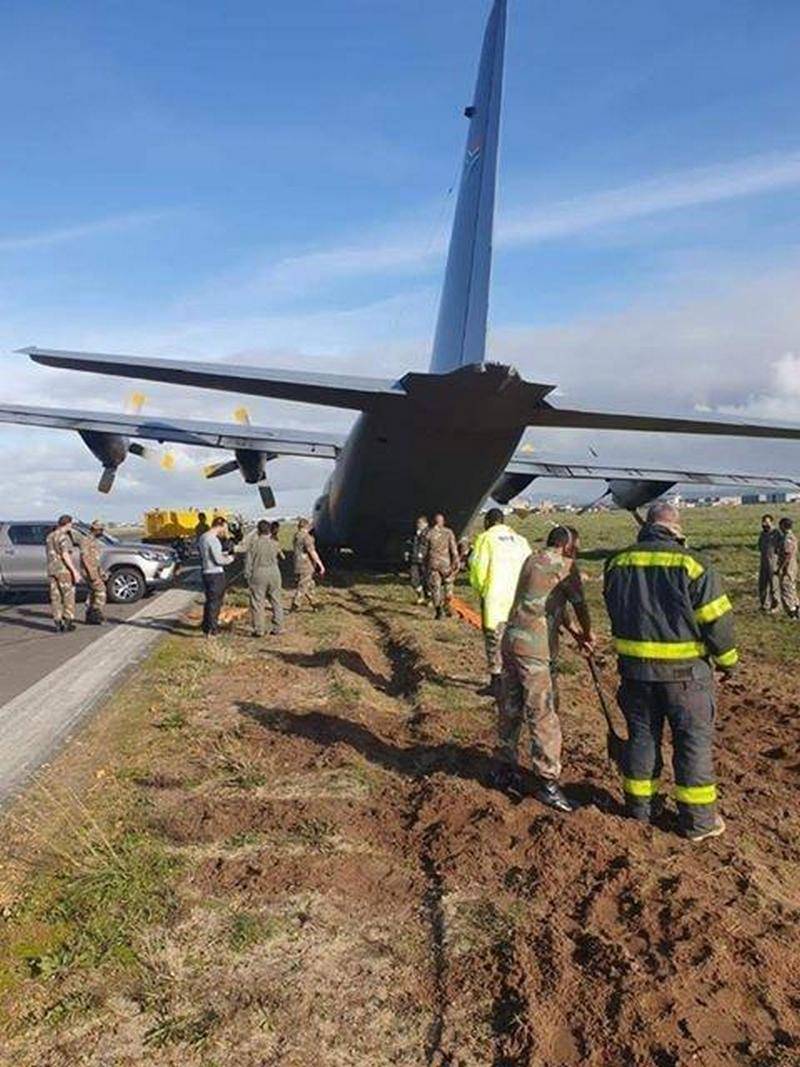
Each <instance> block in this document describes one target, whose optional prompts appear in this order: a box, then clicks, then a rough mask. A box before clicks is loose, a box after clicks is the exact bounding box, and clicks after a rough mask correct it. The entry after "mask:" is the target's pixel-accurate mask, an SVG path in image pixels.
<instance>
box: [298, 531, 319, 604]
mask: <svg viewBox="0 0 800 1067" xmlns="http://www.w3.org/2000/svg"><path fill="white" fill-rule="evenodd" d="M292 552H293V554H294V576H295V580H296V582H297V588H296V590H295V594H294V597H293V599H292V611H299V610H300V605H301V603H302V602H303V598H305V599H306V600H308V602H309V604H310V605H311V608H312V610H313V609H315V608H316V604H315V603H314V589H315V588H316V585H315V582H314V572H315V570H316V571H318V572H319V576H320V578H324V576H325V566H324V564H323V562H322V560H321V559H320V558H319V553H318V552H317V543H316V541H315V540H314V535H313V533H312V532H311V529H310V525H309V521H308V519H298V520H297V533H296V534H295V535H294V543H293V545H292Z"/></svg>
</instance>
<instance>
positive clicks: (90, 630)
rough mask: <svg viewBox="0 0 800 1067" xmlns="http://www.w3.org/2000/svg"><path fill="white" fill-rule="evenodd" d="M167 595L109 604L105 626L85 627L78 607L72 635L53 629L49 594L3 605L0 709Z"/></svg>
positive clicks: (81, 608) (0, 619) (0, 609)
mask: <svg viewBox="0 0 800 1067" xmlns="http://www.w3.org/2000/svg"><path fill="white" fill-rule="evenodd" d="M187 574H188V581H189V582H191V578H192V572H186V574H184V575H182V576H181V581H180V582H179V585H180V586H184V585H186V584H187V577H186V575H187ZM162 595H163V594H161V593H158V594H155V595H154V596H152V597H149V598H147V599H145V600H139V601H137V602H136V603H135V604H125V605H123V604H108V605H107V610H106V614H107V615H108V618H109V622H108V623H107V624H106V625H105V626H85V625H84V624H83V622H82V621H81V620H82V619H83V614H84V606H83V604H82V603H80V602H79V604H78V612H77V623H78V629H77V630H76V631H75V632H74V633H70V634H59V633H56V632H55V630H54V629H53V621H52V616H51V614H50V601H49V599H48V597H47V594H41V595H37V594H20V595H19V596H15V597H14V598H13V599H12V598H8V599H6V600H3V601H2V602H0V707H2V706H3V705H4V704H6V703H8V701H9V700H12V699H13V698H14V697H15V696H18V695H19V694H20V693H22V692H24V691H25V690H26V689H28V688H29V686H31V685H33V684H34V683H35V682H38V681H39V680H40V679H41V678H44V676H45V675H46V674H49V673H50V671H52V670H55V668H56V667H60V666H61V665H62V664H63V663H66V661H67V660H69V659H71V658H72V657H73V656H74V655H76V653H78V652H82V651H83V649H84V648H86V647H87V646H89V645H90V644H92V642H93V641H96V640H98V638H100V637H102V636H103V635H104V634H107V633H109V631H111V630H113V629H114V628H115V627H116V626H119V625H121V624H124V623H125V621H126V620H127V619H129V618H130V617H131V616H132V615H135V614H136V613H137V612H139V611H141V610H142V607H143V606H145V605H149V604H153V603H154V601H156V600H157V599H158V598H159V597H160V596H162Z"/></svg>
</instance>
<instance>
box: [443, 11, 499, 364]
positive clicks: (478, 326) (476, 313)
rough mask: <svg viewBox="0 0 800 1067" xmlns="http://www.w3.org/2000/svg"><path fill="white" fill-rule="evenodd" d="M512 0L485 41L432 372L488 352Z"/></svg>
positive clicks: (489, 26)
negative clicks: (502, 109) (504, 67)
mask: <svg viewBox="0 0 800 1067" xmlns="http://www.w3.org/2000/svg"><path fill="white" fill-rule="evenodd" d="M506 18H507V0H494V6H493V7H492V12H491V14H490V16H489V22H488V24H487V26H486V34H485V36H484V40H483V50H482V52H481V60H480V67H479V69H478V81H477V85H476V87H475V97H474V102H473V104H472V105H471V106H470V107H468V108H467V109H466V112H465V113H466V115H467V118H468V119H469V133H468V134H467V147H466V151H465V154H464V169H463V171H462V174H461V186H460V188H459V192H458V203H457V205H456V213H455V218H454V220H453V232H452V234H451V237H450V249H449V252H448V255H447V270H446V272H445V279H444V287H443V290H442V299H441V303H440V305H439V317H438V321H437V324H436V335H435V339H434V344H433V355H432V357H431V367H430V369H431V372H432V373H436V374H445V373H447V372H448V371H453V370H457V369H458V368H459V367H463V366H466V365H467V364H471V363H482V362H483V360H484V356H485V353H486V317H487V311H488V305H489V277H490V273H491V265H492V229H493V225H494V200H495V186H496V182H497V148H498V141H499V134H500V103H501V99H502V92H503V59H504V52H505V36H506Z"/></svg>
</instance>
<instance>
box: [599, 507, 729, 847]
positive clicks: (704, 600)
mask: <svg viewBox="0 0 800 1067" xmlns="http://www.w3.org/2000/svg"><path fill="white" fill-rule="evenodd" d="M604 595H605V601H606V607H607V608H608V613H609V615H610V617H611V629H612V634H613V639H614V648H615V650H616V653H617V656H618V657H619V659H618V663H619V672H620V676H621V678H620V688H619V695H618V699H619V705H620V708H621V709H622V712H623V714H624V716H625V719H626V721H627V723H628V741H627V743H626V745H625V754H624V761H623V768H622V770H623V776H624V777H623V790H624V793H625V806H626V809H627V811H628V813H629V814H630V815H631V816H633V818H635V819H639V820H641V821H648V820H649V819H650V817H651V815H652V814H654V809H656V807H657V803H658V802H657V797H658V792H659V777H660V774H661V768H662V757H661V736H662V733H663V728H664V722H665V721H666V722H668V723H669V727H670V731H671V733H672V745H673V770H674V775H675V799H676V802H677V807H678V819H679V823H680V828H681V831H682V833H683V834H684V836H686V837H688V838H690V839H691V840H693V841H703V840H705V839H706V838H708V837H718V836H719V835H720V834H722V833H724V831H725V823H724V822H723V820H722V816H721V815H719V814H718V812H717V787H716V782H715V778H714V764H713V755H712V744H713V735H714V716H715V700H714V668H716V669H717V670H718V671H721V672H724V674H726V675H727V674H728V673H729V672H730V671H731V670H732V669H733V668H734V667H735V666H736V664H737V663H738V660H739V655H738V653H737V651H736V646H735V643H734V633H733V615H732V613H731V602H730V600H729V599H728V597H727V596H726V595H725V593H724V592H723V590H722V585H721V583H720V580H719V577H718V575H717V573H716V571H715V570H714V568H713V567H712V566H711V565H710V564H709V563H708V562H707V561H706V560H704V559H702V558H701V557H700V556H699V555H697V554H696V553H695V552H693V551H691V550H690V549H688V548H687V547H686V545H685V539H684V536H683V533H682V531H681V526H680V515H679V513H678V510H677V508H675V507H673V506H672V505H671V504H667V503H665V502H660V503H656V504H653V505H652V507H651V508H650V510H649V512H648V515H647V522H646V523H645V525H644V526H643V527H642V529H641V530H640V532H639V538H638V541H637V542H636V544H635V545H633V546H631V547H630V548H626V549H624V550H623V551H622V552H618V553H616V555H614V556H612V557H611V558H610V559H609V560H608V562H607V563H606V570H605V589H604Z"/></svg>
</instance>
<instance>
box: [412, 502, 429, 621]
mask: <svg viewBox="0 0 800 1067" xmlns="http://www.w3.org/2000/svg"><path fill="white" fill-rule="evenodd" d="M429 529H430V528H429V526H428V516H427V515H420V517H419V518H418V519H417V527H416V529H415V530H414V539H413V541H412V542H411V554H410V567H409V577H410V578H411V588H412V589H413V590H414V592H415V593H416V594H417V603H418V604H424V603H425V598H426V596H427V595H428V575H427V572H426V566H425V558H426V555H427V551H428V531H429Z"/></svg>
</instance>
